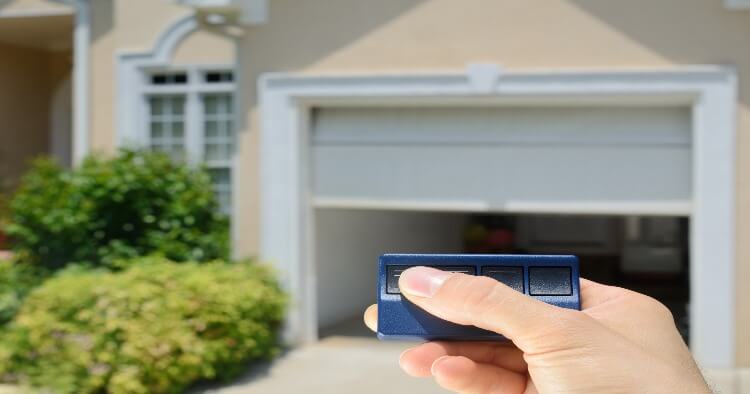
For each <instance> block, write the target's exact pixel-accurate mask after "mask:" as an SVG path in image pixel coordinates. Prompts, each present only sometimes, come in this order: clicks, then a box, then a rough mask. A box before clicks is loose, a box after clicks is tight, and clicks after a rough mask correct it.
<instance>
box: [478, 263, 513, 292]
mask: <svg viewBox="0 0 750 394" xmlns="http://www.w3.org/2000/svg"><path fill="white" fill-rule="evenodd" d="M482 276H489V277H490V278H492V279H495V280H496V281H498V282H501V283H503V284H505V285H506V286H508V287H510V288H511V289H513V290H516V291H520V292H521V293H523V267H510V266H508V267H495V266H493V267H482Z"/></svg>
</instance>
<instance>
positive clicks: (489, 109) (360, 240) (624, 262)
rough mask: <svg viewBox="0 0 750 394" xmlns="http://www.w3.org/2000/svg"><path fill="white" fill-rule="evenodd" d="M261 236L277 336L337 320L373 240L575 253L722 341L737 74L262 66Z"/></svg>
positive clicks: (713, 344) (729, 350)
mask: <svg viewBox="0 0 750 394" xmlns="http://www.w3.org/2000/svg"><path fill="white" fill-rule="evenodd" d="M260 99H261V115H262V116H261V132H262V139H261V140H262V146H261V149H262V151H261V154H262V161H261V162H262V167H261V185H262V206H263V209H262V210H261V228H262V232H261V254H262V257H263V258H264V259H266V260H268V261H272V262H274V264H275V265H276V266H277V267H278V268H279V270H280V271H281V272H282V273H283V275H284V277H283V280H284V284H285V286H286V287H287V289H288V290H289V291H290V293H291V295H292V297H293V298H294V299H295V302H294V304H293V307H292V310H291V311H290V312H289V316H288V319H287V338H288V339H289V340H290V341H291V342H296V343H305V342H310V341H315V340H317V339H318V338H320V337H321V336H326V335H339V334H345V333H347V332H351V331H352V327H353V326H356V325H357V320H358V318H359V315H360V313H361V311H362V308H363V307H364V306H365V305H367V304H369V303H371V302H373V301H374V299H375V291H374V288H375V270H376V264H377V256H378V255H380V254H382V253H386V252H462V253H487V252H490V253H497V252H514V253H575V254H577V255H579V256H581V259H582V265H583V273H584V275H586V276H588V277H591V278H592V279H595V280H600V281H602V282H606V283H613V284H619V285H623V286H625V287H630V288H634V289H636V290H638V291H641V292H644V293H647V294H651V295H653V296H655V297H656V298H659V299H661V300H663V301H664V302H665V303H667V304H668V306H669V307H670V309H672V310H673V312H674V313H675V316H676V318H677V319H678V323H679V324H680V325H681V331H682V332H683V335H684V336H685V337H686V339H688V340H689V343H690V346H691V349H692V351H693V352H694V353H695V354H696V356H697V357H698V359H699V360H701V362H702V363H703V364H704V365H710V366H715V367H720V366H723V365H731V362H733V361H732V360H733V358H732V357H733V354H734V338H735V337H734V335H735V334H734V328H733V327H734V313H735V310H734V286H733V285H732V283H733V272H734V264H735V262H734V253H735V252H734V250H735V240H734V237H726V236H722V235H720V234H734V232H735V230H734V221H733V218H734V213H733V212H734V201H733V197H732V196H733V188H734V180H733V173H734V167H733V160H732V159H730V160H727V158H732V157H733V152H734V148H733V146H734V145H733V144H734V142H733V141H734V111H735V109H734V105H735V104H734V101H733V100H734V80H733V78H731V75H729V76H728V75H727V74H726V70H723V69H714V68H709V69H705V70H704V69H700V70H693V69H689V70H672V71H668V72H667V71H641V72H630V71H622V72H570V73H566V72H555V73H542V72H540V73H505V74H504V73H501V72H500V70H499V69H495V68H492V67H487V66H477V67H471V66H470V67H469V68H468V69H467V72H466V73H465V74H460V73H458V74H439V75H420V74H414V75H396V76H394V75H363V76H343V75H342V76H298V75H292V74H282V75H269V76H266V77H265V78H263V79H262V80H261V86H260Z"/></svg>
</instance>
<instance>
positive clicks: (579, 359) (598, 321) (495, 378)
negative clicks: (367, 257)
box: [364, 267, 711, 394]
mask: <svg viewBox="0 0 750 394" xmlns="http://www.w3.org/2000/svg"><path fill="white" fill-rule="evenodd" d="M399 287H400V288H401V292H402V294H403V295H404V296H406V297H407V298H408V299H409V300H410V301H411V302H413V303H414V304H416V305H417V306H419V307H421V308H422V309H424V310H426V311H427V312H429V313H431V314H433V315H435V316H438V317H440V318H442V319H445V320H448V321H452V322H455V323H458V324H464V325H474V326H477V327H480V328H484V329H487V330H490V331H494V332H497V333H500V334H502V335H504V336H506V337H507V338H509V339H510V340H511V341H510V342H504V343H501V342H428V343H424V344H421V345H419V346H416V347H413V348H411V349H408V350H406V351H405V352H404V353H402V354H401V357H400V359H399V364H400V365H401V368H402V369H403V370H404V371H405V372H406V373H407V374H409V375H411V376H414V377H430V376H431V377H433V378H434V379H435V381H436V382H437V384H439V385H440V386H442V387H444V388H445V389H448V390H451V391H455V392H459V393H594V392H597V393H598V392H606V393H635V392H638V393H701V394H703V393H710V392H711V391H710V390H709V388H708V386H707V385H706V382H705V380H704V379H703V376H702V375H701V373H700V370H699V369H698V367H697V365H696V363H695V361H694V360H693V358H692V356H691V354H690V351H689V350H688V348H687V346H686V345H685V343H684V342H683V340H682V338H681V337H680V335H679V333H678V331H677V329H676V327H675V325H674V320H673V318H672V315H671V313H670V312H669V310H668V309H667V308H666V307H665V306H664V305H662V304H661V303H659V302H658V301H656V300H654V299H653V298H650V297H648V296H645V295H643V294H639V293H636V292H633V291H630V290H626V289H622V288H619V287H612V286H605V285H602V284H599V283H595V282H592V281H589V280H585V279H581V300H582V309H583V310H582V311H574V310H569V309H564V308H559V307H555V306H552V305H549V304H545V303H543V302H541V301H538V300H535V299H533V298H531V297H528V296H525V295H523V294H521V293H519V292H517V291H515V290H513V289H511V288H509V287H507V286H505V285H503V284H502V283H500V282H498V281H495V280H493V279H491V278H487V277H481V276H472V275H464V274H454V273H448V272H444V271H440V270H436V269H433V268H427V267H414V268H410V269H408V270H406V271H404V273H402V275H401V277H400V280H399ZM377 313H378V311H377V306H376V305H372V306H370V307H369V308H368V309H367V311H365V316H364V319H365V324H367V326H368V327H369V328H370V329H372V330H373V331H377V320H378V319H377Z"/></svg>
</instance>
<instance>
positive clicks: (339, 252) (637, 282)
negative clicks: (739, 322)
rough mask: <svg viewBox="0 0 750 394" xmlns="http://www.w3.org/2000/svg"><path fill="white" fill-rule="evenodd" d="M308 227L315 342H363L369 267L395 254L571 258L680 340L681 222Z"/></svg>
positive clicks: (398, 214) (507, 217) (350, 219)
mask: <svg viewBox="0 0 750 394" xmlns="http://www.w3.org/2000/svg"><path fill="white" fill-rule="evenodd" d="M315 223H316V224H315V226H316V228H315V234H316V238H317V239H316V242H315V245H316V246H315V248H316V263H317V275H316V276H317V304H318V306H319V307H318V308H317V311H318V316H317V318H318V333H319V336H320V337H321V338H322V337H327V336H341V335H343V336H372V334H371V333H369V332H367V330H366V329H365V328H364V326H363V325H362V323H361V315H362V311H364V309H365V308H366V306H367V305H369V304H371V303H374V302H375V294H376V290H375V281H374V278H376V273H377V258H378V256H379V255H380V254H382V253H398V252H402V253H420V252H423V253H531V254H575V255H577V256H578V257H579V259H580V263H581V275H582V277H585V278H587V279H591V280H594V281H597V282H600V283H605V284H610V285H615V286H620V287H625V288H629V289H632V290H635V291H638V292H641V293H644V294H648V295H650V296H652V297H654V298H656V299H658V300H659V301H661V302H662V303H664V304H665V305H667V306H668V307H669V309H670V310H671V311H672V313H673V315H674V317H675V321H676V324H677V326H678V328H679V330H680V332H681V334H682V335H683V337H684V338H685V340H686V341H688V338H689V333H690V327H689V318H688V310H689V302H690V284H689V272H690V270H689V241H688V240H689V237H688V231H689V228H688V226H689V220H688V219H687V218H686V217H678V216H622V215H552V214H489V213H476V214H475V213H456V212H434V211H433V212H430V211H404V210H370V209H327V208H318V209H316V210H315ZM688 343H689V342H688Z"/></svg>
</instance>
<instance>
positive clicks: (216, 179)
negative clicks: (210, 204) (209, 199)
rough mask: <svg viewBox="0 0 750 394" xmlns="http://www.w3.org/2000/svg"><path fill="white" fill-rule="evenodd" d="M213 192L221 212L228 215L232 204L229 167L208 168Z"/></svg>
mask: <svg viewBox="0 0 750 394" xmlns="http://www.w3.org/2000/svg"><path fill="white" fill-rule="evenodd" d="M208 173H209V175H210V176H211V183H213V186H214V193H216V199H217V200H218V202H219V209H220V210H221V212H223V213H225V214H227V215H229V214H230V213H231V206H232V180H231V172H230V170H229V168H212V169H210V170H208Z"/></svg>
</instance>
